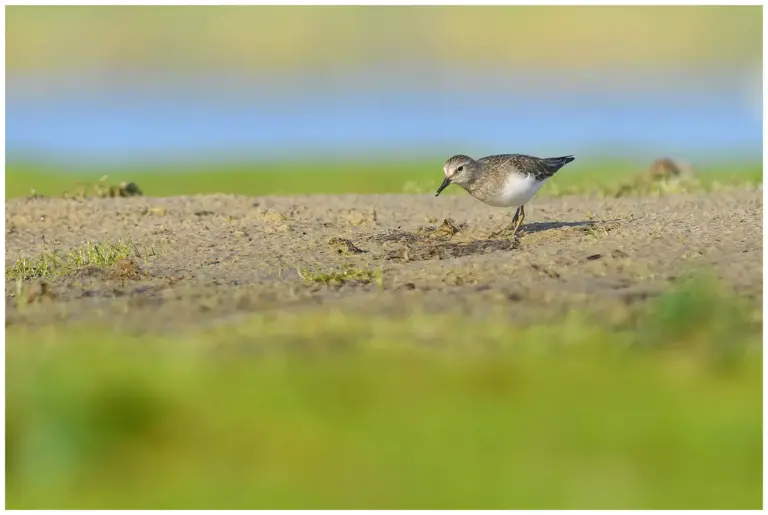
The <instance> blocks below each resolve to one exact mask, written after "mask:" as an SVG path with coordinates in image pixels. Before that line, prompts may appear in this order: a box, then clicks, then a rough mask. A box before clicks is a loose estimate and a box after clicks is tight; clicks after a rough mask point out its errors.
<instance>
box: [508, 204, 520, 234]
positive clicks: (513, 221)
mask: <svg viewBox="0 0 768 515" xmlns="http://www.w3.org/2000/svg"><path fill="white" fill-rule="evenodd" d="M519 217H520V208H519V207H518V208H517V211H515V216H513V217H512V225H510V226H509V228H510V229H512V228H513V227H514V226H515V224H516V223H517V219H518V218H519Z"/></svg>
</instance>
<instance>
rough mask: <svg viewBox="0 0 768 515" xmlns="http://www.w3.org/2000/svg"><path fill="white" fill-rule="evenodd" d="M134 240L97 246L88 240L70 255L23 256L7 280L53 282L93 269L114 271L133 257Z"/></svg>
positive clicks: (54, 252)
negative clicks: (89, 268) (118, 265)
mask: <svg viewBox="0 0 768 515" xmlns="http://www.w3.org/2000/svg"><path fill="white" fill-rule="evenodd" d="M132 249H133V245H132V243H131V242H130V241H128V242H123V241H117V242H116V243H109V242H103V243H93V242H91V241H86V242H85V243H83V244H82V245H81V246H79V247H75V248H73V249H71V250H70V251H69V252H67V253H66V254H63V253H62V252H60V251H58V250H55V249H54V250H53V251H51V252H43V253H41V254H39V255H37V256H35V257H31V258H29V257H22V258H19V259H18V260H17V261H16V263H14V264H13V266H11V267H10V268H7V269H6V271H5V278H6V280H19V279H20V280H28V279H37V278H41V279H53V278H55V277H57V276H59V275H62V274H68V273H71V272H73V271H75V270H78V269H81V268H85V267H89V266H93V267H98V268H110V267H112V266H113V265H114V264H115V263H117V262H118V261H120V260H122V259H126V258H128V257H129V256H130V255H131V250H132Z"/></svg>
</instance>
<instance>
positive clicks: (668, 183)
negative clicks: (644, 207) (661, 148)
mask: <svg viewBox="0 0 768 515" xmlns="http://www.w3.org/2000/svg"><path fill="white" fill-rule="evenodd" d="M700 186H701V185H700V183H699V181H698V180H697V179H696V177H695V174H694V170H693V167H692V166H691V165H690V164H688V163H678V162H676V161H674V160H672V159H671V158H669V157H661V158H659V159H656V160H655V161H654V162H653V163H651V166H650V167H649V168H648V169H647V170H643V171H642V172H639V173H638V174H637V175H635V176H634V178H633V179H632V180H630V181H629V182H627V183H625V184H621V185H620V186H619V187H618V188H617V189H616V191H615V192H614V196H616V197H621V196H624V195H628V194H648V193H653V192H656V191H659V192H665V193H670V192H676V191H679V192H685V191H695V190H697V189H699V188H700Z"/></svg>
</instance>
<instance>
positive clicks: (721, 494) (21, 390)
mask: <svg viewBox="0 0 768 515" xmlns="http://www.w3.org/2000/svg"><path fill="white" fill-rule="evenodd" d="M315 309H319V308H315ZM759 318H760V316H759V313H758V312H757V311H756V308H754V309H753V308H751V307H749V306H745V305H742V304H741V303H740V302H737V301H736V300H734V301H731V300H729V299H728V298H727V297H725V296H724V294H721V293H720V292H718V291H717V290H715V289H712V288H710V287H709V286H706V285H705V283H701V282H692V283H690V284H688V285H686V286H684V287H682V288H681V289H680V290H679V291H676V292H672V293H669V294H667V295H665V296H663V297H661V298H659V299H657V300H655V301H654V302H653V303H652V305H651V307H649V308H648V309H647V310H644V311H643V312H642V313H639V314H638V315H637V317H636V318H635V319H633V320H632V321H631V322H629V323H627V324H625V325H624V326H622V327H613V328H609V327H607V326H605V325H602V326H599V325H598V324H596V323H595V321H594V320H589V319H587V318H584V317H581V316H578V315H576V314H573V315H572V316H569V317H568V318H567V319H565V320H563V322H562V324H560V325H556V326H532V327H525V328H521V327H513V326H510V325H508V324H507V323H505V322H504V321H503V320H499V319H490V320H485V321H481V320H470V319H461V318H450V319H449V318H447V317H443V316H436V315H426V314H414V315H413V316H412V317H410V318H408V319H403V320H398V319H392V318H383V317H381V318H367V319H361V318H358V317H355V316H352V315H344V314H341V313H337V312H328V311H322V312H320V311H315V312H309V313H304V314H298V313H293V314H291V313H278V314H262V315H257V316H254V317H253V318H251V319H249V320H248V321H246V322H243V323H240V324H238V325H230V326H221V327H219V328H216V329H210V330H206V331H205V332H194V331H192V330H191V329H190V330H189V331H186V332H183V333H179V334H144V335H134V336H131V335H128V334H126V333H125V332H122V333H120V332H117V331H116V330H115V329H110V328H107V327H96V326H87V327H81V328H78V329H72V328H70V329H63V328H61V327H49V328H37V329H31V328H16V327H14V326H11V327H9V328H8V331H7V334H8V340H7V341H8V343H7V350H6V356H7V358H6V363H7V372H6V373H7V386H6V392H7V393H6V396H7V397H6V402H7V411H6V415H7V417H6V420H7V430H6V431H7V436H6V456H7V462H6V478H7V479H6V481H7V483H6V492H7V508H9V509H13V508H47V509H54V508H58V509H61V508H110V509H118V508H126V509H128V508H133V509H138V508H147V509H149V508H156V509H162V508H178V509H182V508H188V509H203V508H207V509H223V508H262V509H266V508H327V509H331V508H369V509H377V508H436V509H437V508H582V509H588V508H616V509H618V508H689V509H694V508H698V509H704V508H721V509H725V508H752V509H758V508H760V507H761V504H762V499H761V492H762V476H761V471H762V458H761V457H762V424H761V421H762V399H761V391H762V387H761V384H762V367H761V361H762V360H761V349H760V344H761V333H760V331H761V329H760V320H759ZM601 327H602V328H601Z"/></svg>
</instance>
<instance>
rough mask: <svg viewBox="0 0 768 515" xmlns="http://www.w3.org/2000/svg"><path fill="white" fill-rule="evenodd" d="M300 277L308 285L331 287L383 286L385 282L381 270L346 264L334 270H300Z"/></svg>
mask: <svg viewBox="0 0 768 515" xmlns="http://www.w3.org/2000/svg"><path fill="white" fill-rule="evenodd" d="M297 271H298V274H299V277H301V279H302V280H303V281H305V282H307V283H319V284H327V285H330V286H340V285H342V284H348V283H352V284H369V283H375V284H377V285H379V286H381V283H382V280H383V271H382V269H381V268H378V269H375V270H371V269H367V268H356V267H354V266H352V265H349V264H345V265H342V266H341V267H339V268H338V269H333V270H305V269H301V268H299V269H298V270H297Z"/></svg>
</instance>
